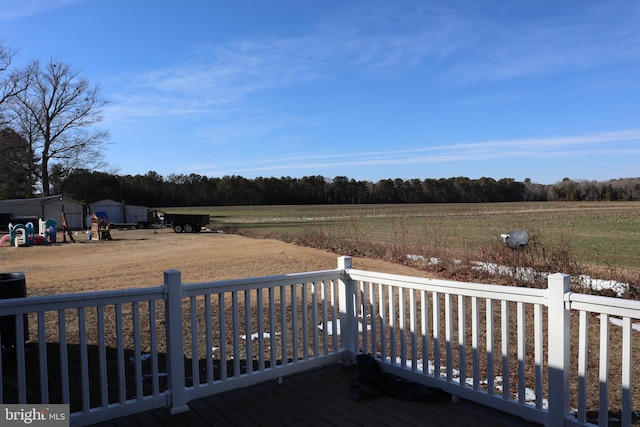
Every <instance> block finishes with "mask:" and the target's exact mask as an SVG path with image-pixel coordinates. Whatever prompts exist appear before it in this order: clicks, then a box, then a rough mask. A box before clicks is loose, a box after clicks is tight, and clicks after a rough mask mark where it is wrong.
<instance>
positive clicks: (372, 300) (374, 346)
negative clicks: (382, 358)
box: [368, 282, 381, 357]
mask: <svg viewBox="0 0 640 427" xmlns="http://www.w3.org/2000/svg"><path fill="white" fill-rule="evenodd" d="M368 301H369V302H368V304H369V307H371V308H370V311H371V313H370V315H371V319H370V320H369V323H370V325H371V355H372V356H373V357H378V349H379V348H380V347H381V344H380V343H379V342H378V306H377V304H376V291H375V285H374V284H373V282H369V300H368Z"/></svg>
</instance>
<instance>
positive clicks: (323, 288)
mask: <svg viewBox="0 0 640 427" xmlns="http://www.w3.org/2000/svg"><path fill="white" fill-rule="evenodd" d="M320 298H322V354H324V355H326V354H328V353H329V350H328V347H329V343H328V341H329V323H328V321H329V320H328V313H327V289H326V283H325V282H324V281H322V286H321V288H320Z"/></svg>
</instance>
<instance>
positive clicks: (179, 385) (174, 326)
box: [164, 270, 189, 414]
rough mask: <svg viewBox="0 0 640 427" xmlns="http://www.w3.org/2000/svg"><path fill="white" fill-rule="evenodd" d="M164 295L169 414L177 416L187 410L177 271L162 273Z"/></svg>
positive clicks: (179, 287) (180, 287)
mask: <svg viewBox="0 0 640 427" xmlns="http://www.w3.org/2000/svg"><path fill="white" fill-rule="evenodd" d="M164 294H165V302H164V304H165V305H164V307H165V329H166V335H167V379H168V387H169V392H170V395H169V399H170V402H169V406H170V407H169V412H171V414H177V413H179V412H184V411H188V410H189V406H188V405H187V392H186V388H185V375H184V339H183V335H182V334H183V327H182V326H183V325H182V296H183V295H182V278H181V274H180V272H179V271H178V270H167V271H165V272H164Z"/></svg>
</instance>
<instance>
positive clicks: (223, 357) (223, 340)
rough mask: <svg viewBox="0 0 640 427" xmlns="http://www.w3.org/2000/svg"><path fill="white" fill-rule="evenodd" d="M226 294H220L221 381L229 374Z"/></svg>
mask: <svg viewBox="0 0 640 427" xmlns="http://www.w3.org/2000/svg"><path fill="white" fill-rule="evenodd" d="M224 298H225V294H224V292H220V293H219V294H218V324H219V325H220V329H219V331H220V381H225V380H226V379H227V377H228V375H229V373H228V372H227V325H226V316H225V313H226V308H225V300H224Z"/></svg>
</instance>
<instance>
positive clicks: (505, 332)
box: [500, 300, 511, 399]
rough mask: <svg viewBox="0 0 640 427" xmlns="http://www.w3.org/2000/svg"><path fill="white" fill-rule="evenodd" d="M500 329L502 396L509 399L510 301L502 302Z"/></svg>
mask: <svg viewBox="0 0 640 427" xmlns="http://www.w3.org/2000/svg"><path fill="white" fill-rule="evenodd" d="M500 306H501V310H500V331H501V333H502V334H501V335H502V336H501V342H502V372H501V375H502V398H503V399H509V398H510V397H511V387H510V384H511V378H510V375H509V373H510V372H511V371H510V369H509V312H510V310H509V301H505V300H502V301H501V302H500Z"/></svg>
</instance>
